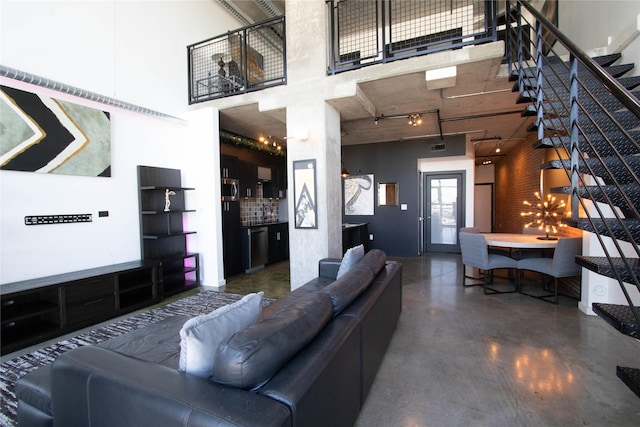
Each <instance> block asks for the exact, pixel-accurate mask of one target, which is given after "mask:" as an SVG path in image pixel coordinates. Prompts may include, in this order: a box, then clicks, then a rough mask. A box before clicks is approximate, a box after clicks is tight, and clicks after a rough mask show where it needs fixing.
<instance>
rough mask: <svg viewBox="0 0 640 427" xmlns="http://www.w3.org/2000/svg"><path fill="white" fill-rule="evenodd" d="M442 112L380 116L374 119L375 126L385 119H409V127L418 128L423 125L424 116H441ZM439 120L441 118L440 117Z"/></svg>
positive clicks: (430, 111)
mask: <svg viewBox="0 0 640 427" xmlns="http://www.w3.org/2000/svg"><path fill="white" fill-rule="evenodd" d="M439 112H440V110H438V109H435V110H429V111H418V112H415V113H409V114H395V115H393V116H385V115H384V114H380V115H379V116H375V117H374V118H373V124H374V125H377V124H378V122H379V121H380V120H383V119H407V120H408V121H407V123H408V124H409V126H418V125H421V124H422V115H423V114H439ZM438 120H439V116H438Z"/></svg>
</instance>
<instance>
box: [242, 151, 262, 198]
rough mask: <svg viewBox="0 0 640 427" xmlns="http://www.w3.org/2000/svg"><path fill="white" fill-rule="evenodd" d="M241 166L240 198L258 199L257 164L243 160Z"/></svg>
mask: <svg viewBox="0 0 640 427" xmlns="http://www.w3.org/2000/svg"><path fill="white" fill-rule="evenodd" d="M239 165H240V197H256V189H257V186H258V166H257V165H256V164H255V163H251V162H247V161H244V160H241V161H240V162H239Z"/></svg>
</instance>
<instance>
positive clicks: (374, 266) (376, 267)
mask: <svg viewBox="0 0 640 427" xmlns="http://www.w3.org/2000/svg"><path fill="white" fill-rule="evenodd" d="M386 261H387V255H386V254H385V253H384V251H381V250H380V249H371V250H370V251H369V252H367V253H366V254H365V256H364V258H362V259H361V260H360V262H359V263H358V264H357V265H358V266H362V267H368V268H370V269H371V272H372V273H373V275H374V276H376V275H377V274H378V273H379V272H380V270H382V267H384V264H385V262H386Z"/></svg>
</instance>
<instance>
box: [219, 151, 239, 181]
mask: <svg viewBox="0 0 640 427" xmlns="http://www.w3.org/2000/svg"><path fill="white" fill-rule="evenodd" d="M239 176H240V166H239V160H238V158H237V157H234V156H228V155H226V154H220V178H233V179H237V178H238V177H239Z"/></svg>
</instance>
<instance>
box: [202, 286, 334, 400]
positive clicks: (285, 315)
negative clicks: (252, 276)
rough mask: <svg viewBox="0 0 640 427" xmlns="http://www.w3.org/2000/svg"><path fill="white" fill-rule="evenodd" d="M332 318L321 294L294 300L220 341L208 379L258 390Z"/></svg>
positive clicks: (324, 296)
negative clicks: (268, 316)
mask: <svg viewBox="0 0 640 427" xmlns="http://www.w3.org/2000/svg"><path fill="white" fill-rule="evenodd" d="M332 315H333V306H332V304H331V300H330V299H329V298H327V296H326V295H323V294H321V293H313V294H309V295H308V296H304V297H302V298H300V299H299V300H297V301H294V302H293V304H292V305H291V306H289V307H286V308H283V309H282V310H280V311H279V312H277V313H276V314H275V315H274V316H273V317H270V318H268V319H264V320H262V321H261V322H259V323H256V324H255V325H252V326H249V327H248V328H246V329H244V330H242V331H240V332H237V333H235V334H233V335H232V336H231V337H229V338H228V339H227V340H225V341H223V342H222V343H221V344H220V346H219V347H218V350H217V352H216V358H215V360H216V363H215V364H214V366H213V375H212V377H211V379H212V380H214V381H215V382H217V383H220V384H224V385H228V386H232V387H239V388H243V389H257V388H259V387H260V386H262V385H263V384H264V383H266V382H267V381H268V380H269V379H270V378H271V377H272V376H273V375H274V374H275V373H276V372H278V370H279V369H280V368H281V367H282V366H283V365H284V364H285V363H286V362H287V361H289V359H291V358H292V357H293V356H294V355H295V354H296V353H298V352H299V351H300V350H301V349H302V348H303V347H305V346H306V345H307V344H308V343H309V342H311V340H313V338H314V337H315V336H316V335H317V334H318V332H319V331H320V330H322V328H323V327H324V326H325V325H326V324H327V323H328V322H329V320H330V319H331V317H332Z"/></svg>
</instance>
